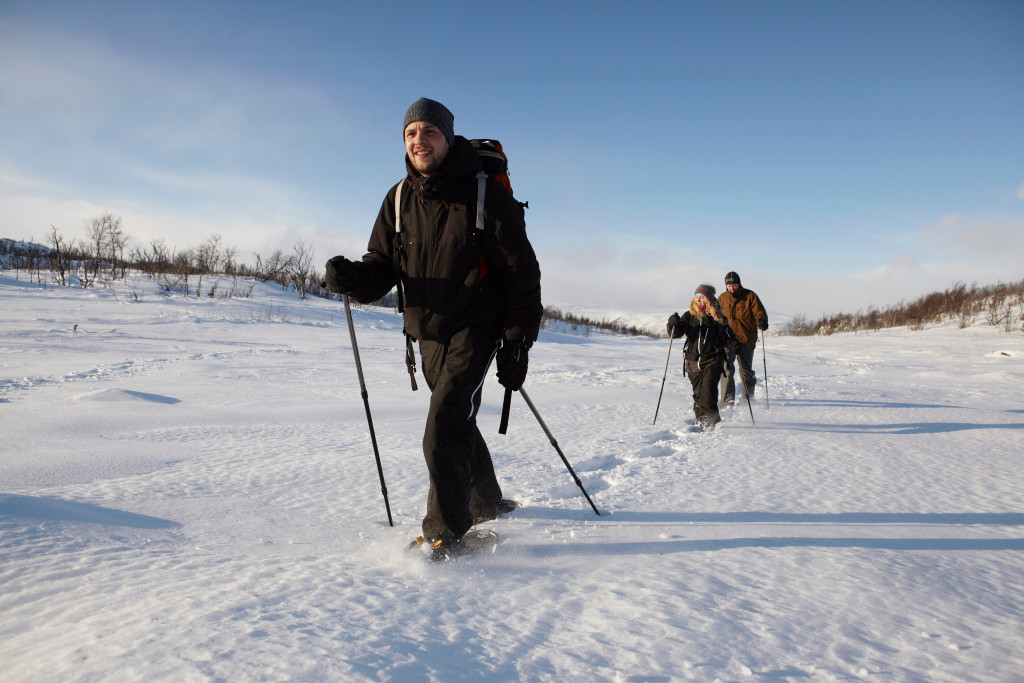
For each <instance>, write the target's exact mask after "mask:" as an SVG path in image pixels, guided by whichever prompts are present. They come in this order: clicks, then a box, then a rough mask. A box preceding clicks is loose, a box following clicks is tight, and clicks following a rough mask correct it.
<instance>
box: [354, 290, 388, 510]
mask: <svg viewBox="0 0 1024 683" xmlns="http://www.w3.org/2000/svg"><path fill="white" fill-rule="evenodd" d="M341 298H342V301H344V302H345V317H346V318H348V334H349V336H350V337H352V353H353V354H355V357H356V373H358V375H359V391H360V393H362V396H363V406H364V407H365V408H366V422H367V424H369V425H370V441H372V442H373V456H374V457H375V458H376V459H377V476H379V477H380V492H381V493H382V494H384V507H385V508H387V511H388V524H390V525H391V526H394V525H395V522H394V521H393V520H392V519H391V503H389V502H388V487H387V485H386V484H385V483H384V468H383V467H382V466H381V464H380V451H379V450H377V435H376V433H374V431H373V418H372V417H371V416H370V394H369V393H368V392H367V391H366V381H365V380H364V379H363V364H362V363H361V362H359V346H358V344H356V326H355V325H354V324H353V323H352V308H351V307H350V306H349V302H348V294H342V295H341Z"/></svg>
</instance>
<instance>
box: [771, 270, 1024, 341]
mask: <svg viewBox="0 0 1024 683" xmlns="http://www.w3.org/2000/svg"><path fill="white" fill-rule="evenodd" d="M950 320H953V321H956V323H957V325H958V326H959V327H960V329H964V328H967V327H971V326H972V325H974V324H976V323H979V322H981V323H984V324H987V325H992V326H996V327H1001V328H1002V329H1003V330H1005V331H1006V332H1016V331H1024V280H1021V281H1019V282H1014V283H1009V284H1007V283H1003V282H998V283H996V284H994V285H988V286H986V287H979V286H978V285H977V284H976V283H975V284H971V285H970V286H968V285H967V284H965V283H963V282H955V283H953V286H952V287H950V288H949V289H947V290H946V291H944V292H933V293H931V294H925V295H924V296H921V297H918V298H917V299H914V300H913V301H909V302H906V303H904V302H902V301H901V302H900V303H898V304H896V305H894V306H889V307H888V308H884V309H879V308H875V307H874V306H871V307H869V308H868V309H867V310H866V311H864V310H860V311H857V312H856V313H837V314H834V315H828V316H824V317H822V318H820V319H818V320H816V321H810V320H808V319H807V318H805V317H804V316H802V315H797V316H794V317H793V319H792V320H791V321H789V323H787V324H786V327H785V330H784V332H783V333H784V334H790V335H796V336H806V335H817V334H822V335H829V334H835V333H837V332H863V331H877V330H880V329H883V328H890V327H907V328H909V329H911V330H920V329H923V328H924V327H925V326H926V325H938V324H941V323H944V322H946V321H950Z"/></svg>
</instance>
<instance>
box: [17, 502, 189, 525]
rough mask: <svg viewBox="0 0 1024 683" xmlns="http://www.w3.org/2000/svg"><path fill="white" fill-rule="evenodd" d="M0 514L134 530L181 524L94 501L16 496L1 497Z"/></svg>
mask: <svg viewBox="0 0 1024 683" xmlns="http://www.w3.org/2000/svg"><path fill="white" fill-rule="evenodd" d="M0 516H4V517H12V518H14V519H18V520H24V521H46V522H84V523H89V524H102V525H104V526H122V527H132V528H135V529H175V528H178V527H180V526H181V525H180V524H178V523H177V522H172V521H171V520H168V519H160V518H159V517H150V516H148V515H139V514H136V513H134V512H125V511H124V510H113V509H111V508H105V507H101V506H99V505H92V504H91V503H76V502H74V501H70V500H61V499H59V498H41V497H35V496H17V495H7V496H0Z"/></svg>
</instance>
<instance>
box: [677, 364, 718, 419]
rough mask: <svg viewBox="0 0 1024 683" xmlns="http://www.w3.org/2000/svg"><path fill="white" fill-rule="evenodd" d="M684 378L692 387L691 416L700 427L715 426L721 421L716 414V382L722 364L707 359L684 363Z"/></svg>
mask: <svg viewBox="0 0 1024 683" xmlns="http://www.w3.org/2000/svg"><path fill="white" fill-rule="evenodd" d="M686 376H687V377H689V378H690V384H691V385H692V386H693V414H694V417H696V418H697V423H698V424H700V425H707V426H710V425H715V424H718V423H719V422H721V421H722V418H721V416H720V415H719V413H718V380H719V378H720V377H721V376H722V362H721V361H720V360H717V359H713V358H709V359H702V360H701V361H700V362H699V363H698V362H697V361H692V360H688V361H686Z"/></svg>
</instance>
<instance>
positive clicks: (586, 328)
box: [0, 216, 1024, 337]
mask: <svg viewBox="0 0 1024 683" xmlns="http://www.w3.org/2000/svg"><path fill="white" fill-rule="evenodd" d="M103 219H105V220H107V221H108V222H109V221H113V222H114V227H115V228H116V227H117V226H118V225H119V224H118V223H117V222H116V221H117V220H118V219H116V217H110V216H104V217H103ZM99 234H100V237H101V238H102V237H103V234H104V233H102V232H100V233H99ZM50 241H51V243H52V244H53V245H54V247H49V246H44V245H40V244H35V243H31V242H20V241H15V240H11V239H7V238H0V270H15V271H16V273H18V277H21V275H20V273H21V272H22V271H24V272H25V274H26V277H27V278H28V279H31V280H35V281H36V282H39V283H40V284H44V283H45V284H56V285H61V286H72V285H74V286H81V287H90V286H93V284H94V283H95V282H96V281H102V280H103V278H104V277H106V278H108V279H123V278H124V277H126V274H127V272H128V271H130V270H135V271H141V272H144V273H146V274H148V275H149V276H150V277H152V278H154V279H157V280H158V281H160V282H161V283H162V285H161V286H162V287H164V289H165V290H166V291H173V292H178V293H181V294H183V295H185V296H211V297H212V296H215V295H216V296H244V295H245V292H246V290H247V288H246V287H245V286H244V284H243V285H239V284H238V280H240V279H241V280H245V279H249V280H252V281H259V282H276V283H278V284H280V285H281V286H282V287H285V288H291V289H294V291H295V292H296V293H297V294H298V295H299V296H300V297H302V298H304V297H306V296H317V297H322V298H337V297H336V295H332V294H331V293H330V292H328V291H327V290H326V289H324V288H322V287H321V286H320V284H321V282H322V281H323V275H322V274H321V273H320V272H319V271H317V270H316V269H315V268H314V267H313V266H312V264H311V262H310V260H311V257H312V248H311V247H310V246H309V245H307V244H304V243H302V242H299V243H297V244H296V245H295V251H294V253H292V254H290V255H285V254H282V253H281V252H280V251H278V252H275V253H274V254H272V255H270V257H269V258H263V257H261V256H260V255H259V254H257V255H256V265H255V266H254V267H250V266H248V265H246V264H244V263H240V262H238V261H237V260H235V254H234V250H233V249H231V248H228V247H225V246H223V245H222V244H221V241H220V237H219V236H214V237H212V238H210V239H209V240H208V241H207V242H204V243H203V244H202V245H200V246H199V247H196V248H189V249H184V250H178V251H171V250H168V249H167V248H166V247H165V246H164V245H163V243H162V242H159V241H158V242H155V243H154V244H153V245H151V247H150V248H148V249H133V250H130V251H126V250H125V249H124V247H123V242H121V243H118V241H117V240H116V239H114V238H110V239H106V238H103V239H96V240H95V241H94V242H92V243H90V242H86V241H72V242H70V243H68V242H67V241H65V240H64V239H63V238H62V237H61V236H60V235H59V234H57V232H56V231H54V234H53V235H52V236H51V238H50ZM207 275H228V276H230V277H232V278H234V279H235V282H234V285H233V286H232V287H230V288H228V289H224V288H221V289H219V290H218V288H217V286H216V285H215V286H213V288H212V289H211V287H210V285H209V284H208V283H207V284H206V286H204V284H203V277H204V276H207ZM248 290H249V291H251V287H249V288H248ZM378 305H380V306H385V307H393V306H395V297H394V295H393V294H388V295H386V296H385V297H384V298H382V299H381V300H380V301H379V302H378ZM670 313H671V311H669V310H667V309H666V310H664V311H654V310H651V309H650V308H644V307H642V306H638V307H636V308H635V309H632V310H629V311H621V310H615V311H613V310H611V309H607V310H602V309H599V308H595V307H592V306H569V307H567V308H559V307H553V306H547V307H545V309H544V317H543V321H542V325H543V326H544V327H550V326H552V325H553V324H557V326H558V327H559V328H560V329H564V330H566V331H569V332H572V333H574V334H582V335H583V336H589V335H590V334H591V333H595V332H604V333H611V334H623V335H631V336H652V337H663V336H665V330H664V322H663V321H664V320H667V318H668V316H669V314H670ZM950 320H953V321H956V323H957V324H958V326H959V327H960V328H966V327H970V326H972V325H974V324H977V323H982V324H987V325H992V326H996V327H1000V328H1002V329H1003V330H1005V331H1006V332H1016V331H1024V280H1021V281H1019V282H1015V283H1009V284H1007V283H1002V282H998V283H996V284H994V285H988V286H984V287H980V286H978V285H977V284H976V283H975V284H971V285H967V284H965V283H963V282H956V283H954V284H953V285H952V286H951V287H950V288H949V289H947V290H945V291H944V292H934V293H932V294H926V295H924V296H921V297H918V298H917V299H914V300H913V301H910V302H900V303H898V304H896V305H894V306H889V307H887V308H884V309H879V308H876V307H874V306H870V307H868V309H867V310H860V311H857V312H856V313H837V314H833V315H827V316H823V317H822V318H820V319H818V320H813V321H812V320H809V319H808V318H806V317H805V316H803V315H799V314H798V315H796V316H794V317H793V318H792V319H790V320H786V321H784V322H781V323H780V322H779V321H778V320H773V324H772V327H771V330H772V332H773V333H775V334H784V335H794V336H807V335H831V334H835V333H837V332H863V331H877V330H880V329H884V328H891V327H907V328H909V329H911V330H920V329H923V328H924V327H925V326H927V325H938V324H942V323H944V322H947V321H950Z"/></svg>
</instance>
